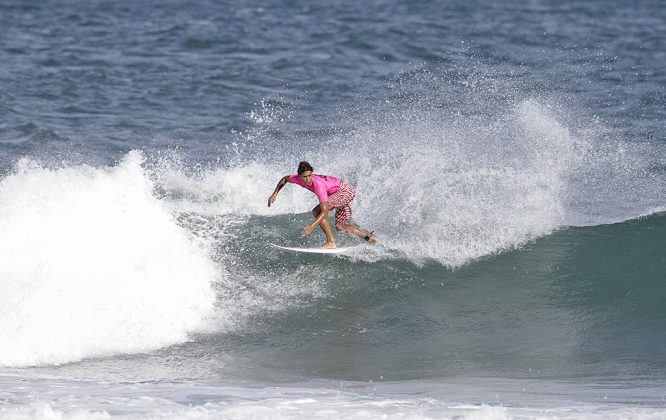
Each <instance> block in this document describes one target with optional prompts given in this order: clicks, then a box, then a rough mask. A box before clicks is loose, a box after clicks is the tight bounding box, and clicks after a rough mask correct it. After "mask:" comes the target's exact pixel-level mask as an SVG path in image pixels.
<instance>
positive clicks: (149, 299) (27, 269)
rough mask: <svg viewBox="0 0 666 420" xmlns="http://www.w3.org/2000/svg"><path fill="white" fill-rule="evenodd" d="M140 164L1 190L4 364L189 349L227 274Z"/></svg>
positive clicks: (19, 176)
mask: <svg viewBox="0 0 666 420" xmlns="http://www.w3.org/2000/svg"><path fill="white" fill-rule="evenodd" d="M142 160H143V158H142V155H141V153H139V152H131V153H129V154H128V155H127V156H126V157H125V158H124V159H123V160H122V162H120V163H119V164H118V165H117V166H114V167H104V168H94V167H89V166H72V167H63V168H59V169H49V168H45V167H42V166H39V165H37V164H36V163H34V162H31V161H30V160H27V159H24V160H22V161H21V162H19V164H18V165H17V168H16V171H15V173H14V174H12V175H9V176H7V177H6V178H4V179H3V180H2V181H1V182H0V238H1V240H0V255H2V259H0V285H1V287H2V290H3V293H2V294H0V326H1V327H2V330H3V331H4V333H3V335H2V339H0V365H2V366H26V365H39V364H59V363H67V362H71V361H76V360H80V359H82V358H84V357H94V356H103V355H109V354H115V353H135V352H141V351H149V350H154V349H157V348H160V347H163V346H167V345H171V344H174V343H179V342H183V341H185V340H187V339H188V334H189V333H191V332H194V331H197V330H200V329H202V328H203V327H204V326H205V321H206V318H207V317H208V316H210V315H211V313H212V311H213V309H214V303H215V293H214V291H213V285H214V283H215V282H216V280H218V278H219V276H220V272H219V270H218V268H217V267H216V266H215V264H214V263H213V262H212V261H211V260H210V258H209V257H208V255H207V249H206V247H205V245H204V244H202V243H197V242H195V241H194V239H193V238H192V236H191V235H189V234H188V233H187V232H186V231H185V230H184V229H182V228H181V227H179V226H178V225H177V224H176V223H175V220H174V218H173V217H172V215H171V214H170V213H169V212H168V211H166V210H165V208H164V207H163V205H162V204H161V203H160V202H159V201H158V200H157V199H156V198H155V197H154V196H153V194H152V190H153V184H152V182H151V181H150V180H149V179H148V177H147V176H146V174H145V171H144V169H143V167H142Z"/></svg>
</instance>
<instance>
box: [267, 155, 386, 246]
mask: <svg viewBox="0 0 666 420" xmlns="http://www.w3.org/2000/svg"><path fill="white" fill-rule="evenodd" d="M288 182H291V183H292V184H297V185H300V186H301V187H303V188H305V189H306V190H310V191H312V192H313V193H315V194H316V195H317V198H318V199H319V204H318V205H317V206H316V207H315V208H313V209H312V214H313V216H314V218H315V220H314V222H312V223H311V224H309V225H307V226H306V227H305V228H304V229H303V235H304V236H307V235H309V234H311V233H312V231H313V230H314V228H316V227H317V225H318V226H319V227H320V228H321V230H323V231H324V234H325V235H326V242H324V244H323V245H322V246H321V247H322V248H335V238H334V237H333V231H332V230H331V226H330V225H329V224H328V211H329V210H330V209H335V228H336V229H337V230H339V231H343V232H349V233H353V234H354V235H356V236H358V237H360V238H363V239H365V240H366V241H368V242H370V243H375V242H377V240H376V239H375V237H374V236H373V235H372V232H366V231H364V230H363V229H360V228H358V227H356V226H354V225H352V224H351V223H349V222H350V221H351V218H352V209H351V202H352V200H353V199H354V197H355V196H356V190H355V189H354V187H353V186H351V185H349V184H347V183H346V182H344V181H342V180H340V179H339V178H335V177H332V176H327V175H318V174H313V173H312V166H311V165H310V164H309V163H308V162H301V163H299V164H298V173H297V174H295V175H286V176H284V177H282V179H280V182H278V184H277V187H275V191H273V194H271V196H270V197H268V207H270V206H271V205H272V204H273V203H274V202H275V200H276V199H277V195H278V193H279V192H280V190H281V189H282V187H284V186H285V185H287V183H288Z"/></svg>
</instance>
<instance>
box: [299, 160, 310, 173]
mask: <svg viewBox="0 0 666 420" xmlns="http://www.w3.org/2000/svg"><path fill="white" fill-rule="evenodd" d="M307 171H312V165H310V164H309V163H308V162H306V161H303V162H301V163H299V164H298V174H299V175H300V174H302V173H303V172H307Z"/></svg>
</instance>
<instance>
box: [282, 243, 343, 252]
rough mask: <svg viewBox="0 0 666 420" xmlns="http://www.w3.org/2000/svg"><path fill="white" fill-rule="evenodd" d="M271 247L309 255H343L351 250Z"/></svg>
mask: <svg viewBox="0 0 666 420" xmlns="http://www.w3.org/2000/svg"><path fill="white" fill-rule="evenodd" d="M271 246H273V247H275V248H279V249H282V250H284V251H290V252H303V253H307V254H343V253H345V252H347V251H349V250H350V249H351V248H292V247H288V246H280V245H275V244H271Z"/></svg>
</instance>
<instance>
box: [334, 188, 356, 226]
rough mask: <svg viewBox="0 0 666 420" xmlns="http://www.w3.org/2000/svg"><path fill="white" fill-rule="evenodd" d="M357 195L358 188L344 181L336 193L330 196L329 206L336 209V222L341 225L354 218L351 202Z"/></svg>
mask: <svg viewBox="0 0 666 420" xmlns="http://www.w3.org/2000/svg"><path fill="white" fill-rule="evenodd" d="M355 196H356V190H355V189H354V187H352V186H351V185H349V184H347V183H346V182H344V181H340V187H339V189H338V191H336V192H335V193H334V194H331V195H329V196H328V206H329V208H331V209H335V224H336V225H341V224H343V223H347V222H348V221H350V220H351V219H352V208H351V202H352V200H353V199H354V197H355Z"/></svg>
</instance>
